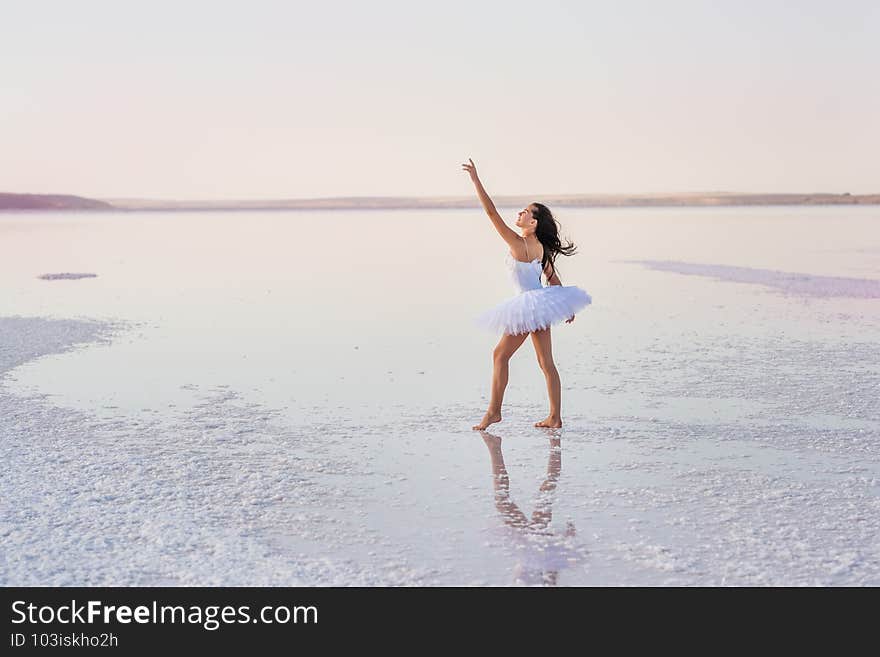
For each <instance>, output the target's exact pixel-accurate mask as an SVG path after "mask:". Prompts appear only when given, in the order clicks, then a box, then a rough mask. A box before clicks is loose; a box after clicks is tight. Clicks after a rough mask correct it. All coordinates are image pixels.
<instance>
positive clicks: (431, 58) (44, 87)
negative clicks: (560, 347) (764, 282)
mask: <svg viewBox="0 0 880 657" xmlns="http://www.w3.org/2000/svg"><path fill="white" fill-rule="evenodd" d="M0 10H2V21H0V80H2V83H0V191H9V192H29V193H50V192H56V193H71V194H80V195H84V196H91V197H97V198H114V197H144V198H168V199H171V198H177V199H233V198H239V199H252V198H314V197H328V196H410V195H411V196H425V195H438V196H439V195H456V196H458V195H467V194H470V193H472V191H473V188H472V186H471V183H470V181H469V180H468V178H467V174H466V173H465V172H463V171H462V170H461V167H460V163H461V162H463V161H466V159H467V157H472V158H473V159H474V161H475V163H476V165H477V169H478V171H479V173H480V176H481V178H482V179H483V182H484V183H485V185H486V187H487V189H488V190H489V192H490V194H498V195H500V194H526V195H530V194H536V195H537V194H541V193H545V194H575V193H623V192H664V191H667V192H675V191H716V190H725V191H739V192H816V191H825V192H837V193H840V192H851V193H872V192H873V193H878V192H880V176H878V173H880V166H878V154H880V74H878V69H880V2H878V1H877V0H865V1H855V0H851V1H849V0H841V1H834V2H832V1H831V0H827V1H825V2H816V1H798V2H792V1H791V0H758V1H751V0H705V1H703V2H697V1H691V2H684V1H678V0H667V1H665V2H655V1H644V2H636V1H626V0H623V1H613V2H612V1H610V0H609V1H608V2H589V1H585V0H580V1H579V0H573V1H552V0H542V1H541V2H537V1H535V0H530V1H528V2H517V1H511V0H504V1H495V2H480V1H479V0H466V1H461V0H443V1H442V2H440V1H437V2H431V3H426V2H414V1H413V0H409V1H397V0H393V1H392V0H370V1H369V2H334V1H332V0H324V1H322V2H318V1H315V0H312V1H309V2H299V1H280V0H279V1H270V0H248V1H243V0H241V1H236V2H230V1H225V0H211V1H202V0H198V1H196V0H174V1H170V0H150V1H149V2H124V1H120V0H75V1H70V0H56V1H48V0H0Z"/></svg>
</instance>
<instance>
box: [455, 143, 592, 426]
mask: <svg viewBox="0 0 880 657" xmlns="http://www.w3.org/2000/svg"><path fill="white" fill-rule="evenodd" d="M468 162H469V164H462V167H464V169H465V170H466V171H467V172H468V174H470V177H471V181H472V182H473V183H474V186H475V187H476V189H477V195H478V196H479V198H480V203H482V205H483V209H484V210H485V211H486V214H488V215H489V219H491V221H492V225H493V226H495V230H497V231H498V234H499V235H501V238H502V239H503V240H504V241H505V242H507V245H508V246H509V247H510V256H509V257H508V259H507V265H508V267H509V269H510V276H511V279H512V281H513V285H514V289H515V290H516V292H517V294H516V296H514V297H512V298H511V299H508V300H507V301H505V302H504V303H502V304H500V305H498V306H496V307H495V308H492V309H491V310H489V311H487V312H485V313H483V314H482V315H481V316H480V317H479V318H478V320H477V321H478V323H479V324H481V325H482V326H483V327H484V328H487V329H489V330H491V331H492V332H494V333H500V334H502V335H501V340H500V341H499V342H498V345H497V346H496V347H495V351H494V353H493V354H492V362H493V369H492V398H491V399H490V400H489V408H488V409H487V410H486V414H485V415H484V416H483V419H482V420H480V422H479V424H477V425H475V426H474V427H473V428H474V429H480V430H482V429H485V428H486V427H488V426H489V425H490V424H492V423H494V422H501V402H502V400H503V398H504V389H505V388H506V387H507V376H508V361H509V360H510V358H511V356H513V354H514V352H516V350H517V349H519V348H520V346H522V343H523V342H525V339H526V338H527V337H529V335H530V334H531V336H532V344H533V345H534V347H535V353H536V354H537V356H538V365H539V366H540V367H541V370H542V371H543V372H544V378H545V379H546V381H547V393H548V396H549V398H550V412H549V414H548V415H547V417H546V418H544V419H543V420H541V421H540V422H536V423H535V426H536V427H561V426H562V408H561V406H562V401H561V396H562V393H561V388H562V385H561V383H560V381H559V372H558V371H557V370H556V365H555V364H554V363H553V353H552V349H551V346H550V326H551V325H552V324H556V323H558V322H562V321H565V322H566V323H568V322H572V321H574V315H575V313H576V312H578V311H580V310H581V309H582V308H585V307H586V306H587V305H589V304H590V303H591V301H592V299H591V297H590V295H589V294H587V293H586V292H584V291H583V290H582V289H580V288H579V287H575V286H573V285H567V286H566V285H563V284H562V281H560V280H559V275H558V273H557V272H556V256H557V255H559V254H560V253H561V254H562V255H566V256H569V255H573V254H574V252H575V246H574V244H571V243H569V244H567V245H563V244H562V242H561V241H560V239H559V224H558V222H557V221H556V219H554V218H553V214H552V213H551V212H550V210H549V209H548V208H547V206H545V205H543V204H542V203H531V204H529V206H528V207H526V208H524V209H523V210H520V212H519V215H518V216H517V218H516V222H515V223H516V227H517V228H519V229H520V232H521V233H522V234H521V235H520V234H517V233H516V232H515V231H514V230H512V229H511V228H510V227H509V226H508V225H507V224H506V223H504V220H503V219H502V218H501V215H499V214H498V211H497V210H496V209H495V204H494V203H492V199H490V198H489V195H488V194H487V193H486V190H485V189H483V183H481V182H480V179H479V177H478V176H477V169H476V167H475V166H474V162H473V160H470V159H469V160H468ZM541 274H543V275H544V276H546V277H547V285H546V286H543V285H541Z"/></svg>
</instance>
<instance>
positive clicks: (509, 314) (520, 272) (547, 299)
mask: <svg viewBox="0 0 880 657" xmlns="http://www.w3.org/2000/svg"><path fill="white" fill-rule="evenodd" d="M508 263H509V266H510V271H511V277H512V278H513V283H514V288H515V289H517V290H519V294H517V295H516V296H515V297H513V298H511V299H508V300H507V301H505V302H504V303H501V304H499V305H497V306H495V307H494V308H492V309H491V310H487V311H486V312H484V313H482V314H481V315H480V316H479V317H477V318H476V320H475V321H476V323H477V324H478V325H479V326H481V327H483V328H485V329H487V330H490V331H492V332H494V333H504V334H507V335H518V334H521V333H530V332H531V331H539V330H541V329H545V328H548V327H549V326H551V325H552V324H557V323H559V322H563V321H565V320H567V319H569V318H570V317H572V316H574V315H575V314H576V313H578V312H580V311H581V310H583V309H584V308H586V307H587V306H588V305H590V303H592V301H593V300H592V298H591V297H590V295H589V294H587V293H586V292H584V291H583V290H582V289H580V288H579V287H576V286H574V285H548V286H547V287H543V286H542V285H541V273H542V271H543V269H542V266H541V261H540V260H537V259H535V260H532V261H531V262H522V261H520V260H514V259H513V258H512V257H509V256H508Z"/></svg>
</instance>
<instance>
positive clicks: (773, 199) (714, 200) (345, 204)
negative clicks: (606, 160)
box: [0, 192, 880, 212]
mask: <svg viewBox="0 0 880 657" xmlns="http://www.w3.org/2000/svg"><path fill="white" fill-rule="evenodd" d="M494 201H495V205H496V206H497V207H499V208H516V207H522V206H525V205H527V204H528V203H531V202H533V201H540V202H542V203H546V204H547V205H549V206H551V207H574V208H625V207H726V206H775V205H794V206H799V205H880V194H825V193H806V194H797V193H786V194H742V193H736V192H693V193H678V194H581V195H558V194H546V195H541V194H535V195H532V196H497V197H495V199H494ZM422 209H480V204H479V201H478V200H477V199H476V197H474V196H458V197H387V196H385V197H369V196H361V197H335V198H313V199H278V200H271V199H267V200H253V201H251V200H239V201H236V200H225V201H212V200H197V201H180V200H157V199H131V198H129V199H101V200H98V199H89V198H85V197H81V196H71V195H41V194H6V193H0V211H2V210H17V211H18V210H27V211H59V210H69V211H75V210H88V211H94V210H100V211H130V212H148V211H166V212H167V211H188V212H217V211H245V210H246V211H258V210H259V211H265V210H422Z"/></svg>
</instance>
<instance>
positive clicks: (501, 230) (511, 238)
mask: <svg viewBox="0 0 880 657" xmlns="http://www.w3.org/2000/svg"><path fill="white" fill-rule="evenodd" d="M468 162H470V164H462V165H461V166H462V167H463V168H464V170H465V171H467V172H468V173H469V174H470V176H471V182H472V183H474V187H476V189H477V196H479V198H480V203H481V204H482V205H483V209H484V210H485V211H486V214H488V215H489V219H491V220H492V225H493V226H495V230H497V231H498V234H499V235H501V238H502V239H503V240H504V241H505V242H507V244H508V245H509V246H510V248H511V249H517V248H518V247H519V245H520V244H522V238H521V237H520V236H519V235H517V234H516V232H515V231H514V230H513V229H512V228H511V227H510V226H508V225H507V224H506V223H504V219H502V218H501V215H500V214H498V210H496V209H495V204H494V203H492V199H491V198H489V195H488V194H487V193H486V190H485V189H484V188H483V183H481V182H480V178H479V176H477V167H476V166H475V165H474V161H473V160H472V159H470V158H468Z"/></svg>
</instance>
